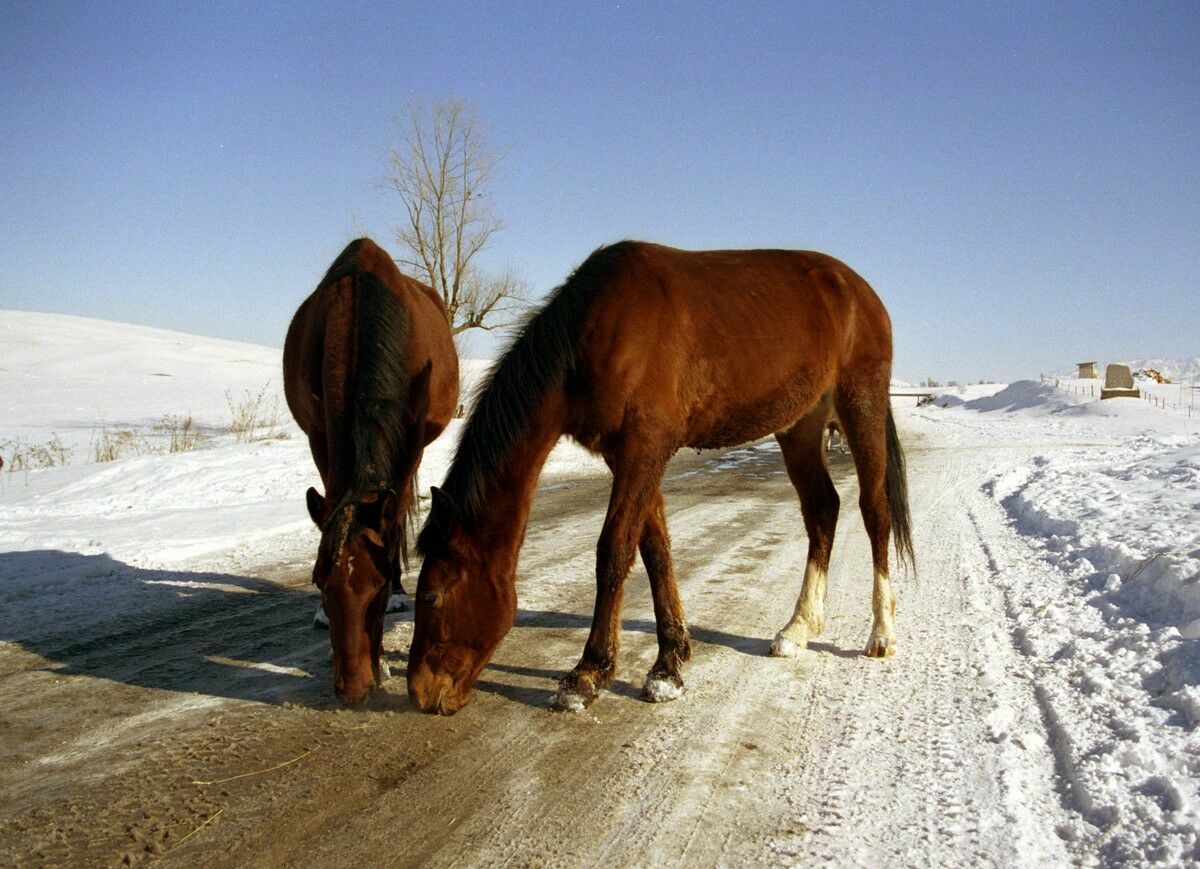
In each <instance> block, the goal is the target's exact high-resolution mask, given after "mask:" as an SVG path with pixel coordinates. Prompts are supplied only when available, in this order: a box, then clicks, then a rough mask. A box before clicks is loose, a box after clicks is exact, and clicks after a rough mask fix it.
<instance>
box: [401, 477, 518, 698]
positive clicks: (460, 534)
mask: <svg viewBox="0 0 1200 869" xmlns="http://www.w3.org/2000/svg"><path fill="white" fill-rule="evenodd" d="M432 494H433V503H432V506H431V508H430V514H429V520H428V522H427V523H426V526H425V529H424V530H423V531H422V532H421V548H422V550H423V551H424V553H425V561H424V563H423V564H422V566H421V575H420V577H419V578H418V580H417V605H416V612H415V615H414V619H413V641H412V648H411V650H410V651H409V656H408V696H409V698H410V699H411V700H412V702H413V703H414V704H415V705H416V706H417V707H418V708H419V709H421V710H422V711H424V712H436V713H437V714H439V715H453V714H454V713H455V712H457V711H458V710H459V709H461V708H462V707H463V706H465V705H466V703H467V701H468V700H469V699H470V697H471V689H472V688H473V687H474V686H475V680H476V679H478V678H479V673H480V671H482V670H483V668H484V666H486V665H487V662H488V661H489V660H490V659H491V657H492V653H493V652H494V651H495V650H496V647H497V646H498V645H500V641H501V640H503V639H504V636H505V635H506V634H507V633H508V630H509V628H511V627H512V623H513V619H514V618H515V617H516V613H517V601H516V591H515V588H514V585H513V582H512V581H511V580H512V578H511V577H510V576H505V575H503V574H505V573H506V572H511V571H510V570H509V569H508V568H506V567H504V566H502V565H499V564H497V563H496V562H495V561H494V560H491V561H489V560H488V559H485V558H484V557H483V555H482V554H481V551H480V549H479V546H478V545H477V542H476V541H475V540H473V539H472V537H471V535H468V534H467V533H466V532H465V531H464V529H463V526H462V524H461V523H460V522H459V521H458V518H457V516H456V511H455V508H454V504H453V502H452V501H451V500H450V498H449V497H448V496H447V495H445V494H444V493H443V492H441V491H440V490H439V489H437V488H436V487H435V488H434V489H433V493H432Z"/></svg>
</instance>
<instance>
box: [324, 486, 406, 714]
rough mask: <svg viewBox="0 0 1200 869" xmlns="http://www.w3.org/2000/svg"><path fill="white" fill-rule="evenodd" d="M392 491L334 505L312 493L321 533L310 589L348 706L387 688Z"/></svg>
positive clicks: (396, 504) (395, 511)
mask: <svg viewBox="0 0 1200 869" xmlns="http://www.w3.org/2000/svg"><path fill="white" fill-rule="evenodd" d="M400 507H401V505H400V498H399V496H398V495H397V494H396V492H395V491H394V490H391V489H377V490H373V491H366V492H359V493H356V494H354V495H353V496H351V497H347V498H343V499H342V500H341V501H340V502H333V501H331V500H330V499H328V498H325V497H323V496H322V495H320V494H319V493H318V492H317V490H316V489H309V490H308V512H309V515H310V516H311V517H312V520H313V522H315V523H316V524H317V527H318V528H320V529H321V545H320V548H319V549H318V551H317V560H316V563H315V564H314V565H313V584H315V585H316V586H317V588H319V589H320V590H321V603H322V605H323V606H324V608H325V614H326V616H327V617H328V618H329V642H330V644H331V645H332V647H333V686H334V689H335V690H336V691H337V694H338V697H339V698H341V700H342V702H343V703H346V704H348V705H354V704H358V703H361V702H362V701H364V700H366V699H367V697H369V696H370V694H371V692H372V691H373V690H374V689H375V688H376V687H377V686H380V685H382V684H383V673H382V669H383V668H382V664H381V655H382V652H383V616H384V611H385V610H386V609H387V601H388V595H389V593H390V590H391V585H392V575H393V574H394V573H395V571H396V553H395V548H396V545H397V539H396V534H397V531H396V524H397V519H398V517H399V515H400V512H399V511H400Z"/></svg>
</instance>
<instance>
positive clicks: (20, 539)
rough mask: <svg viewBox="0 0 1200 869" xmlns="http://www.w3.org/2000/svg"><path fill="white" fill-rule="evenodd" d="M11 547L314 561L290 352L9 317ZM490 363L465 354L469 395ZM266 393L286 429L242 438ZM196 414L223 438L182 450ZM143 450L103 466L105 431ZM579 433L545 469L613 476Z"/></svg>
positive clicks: (2, 528) (310, 472)
mask: <svg viewBox="0 0 1200 869" xmlns="http://www.w3.org/2000/svg"><path fill="white" fill-rule="evenodd" d="M0 334H3V335H4V336H5V340H4V344H3V346H2V347H0V457H3V459H4V461H5V467H4V468H3V469H2V470H0V550H4V551H26V550H35V549H37V550H51V549H52V550H60V551H63V552H76V553H80V554H97V553H107V554H108V555H110V556H111V557H113V558H115V559H117V560H119V561H122V562H125V563H126V564H130V565H133V566H136V567H149V568H166V567H176V566H179V565H182V564H185V563H187V564H192V565H196V566H204V567H209V568H215V567H218V566H220V565H221V564H223V563H225V562H227V561H228V559H229V558H230V557H232V555H233V553H234V552H235V551H236V553H237V557H238V558H239V559H241V560H242V561H244V562H246V563H258V562H266V561H273V560H278V559H281V558H296V559H300V558H303V557H304V554H305V553H308V552H311V551H313V550H315V547H316V535H315V531H314V530H313V528H312V522H311V520H310V519H309V518H308V513H307V510H306V508H305V505H304V493H305V491H306V490H307V488H308V487H309V486H312V485H315V486H318V488H319V487H320V480H319V478H318V476H317V473H316V468H315V466H314V465H313V463H312V458H311V455H310V453H309V451H308V445H307V441H306V439H305V438H304V436H303V433H302V432H301V431H300V429H299V428H298V427H297V426H296V424H295V423H294V422H293V421H292V419H291V416H290V414H289V413H288V411H287V408H286V406H285V405H284V403H283V397H282V396H283V388H282V373H281V365H282V361H281V360H282V352H281V350H279V349H278V348H270V347H259V346H256V345H251V344H240V343H237V342H233V341H223V340H219V339H213V338H202V337H198V336H194V335H185V334H182V333H178V332H169V331H165V330H161V329H151V328H147V327H142V326H132V325H127V324H122V323H109V322H105V321H100V320H89V319H85V318H81V317H72V316H66V315H59V314H40V313H29V312H24V311H0ZM489 365H490V363H489V362H488V361H487V360H471V359H468V360H464V361H463V363H462V366H461V368H462V376H463V380H464V387H463V390H462V392H463V396H464V399H465V398H466V397H467V396H469V395H470V392H471V390H472V388H473V387H474V385H475V383H477V382H478V380H479V379H480V378H481V377H482V376H483V375H484V374H485V373H486V371H487V370H488V367H489ZM246 393H250V394H251V395H253V396H257V395H259V394H262V396H263V400H262V405H263V406H264V408H268V409H269V408H270V407H271V406H274V405H275V404H276V403H277V406H278V424H277V425H275V426H274V427H272V428H269V429H268V428H264V429H260V430H259V431H258V432H257V437H259V438H261V439H258V440H253V441H250V442H241V443H239V442H237V441H236V438H235V437H234V435H233V434H232V433H231V430H230V429H231V409H230V402H229V397H232V398H233V400H234V402H235V403H236V402H238V401H240V400H241V399H242V398H243V396H244V395H245V394H246ZM172 414H173V415H179V416H191V417H192V418H193V420H194V422H195V424H196V425H197V427H198V428H199V430H200V431H201V432H203V433H204V434H205V435H206V436H207V439H206V440H205V441H204V442H203V443H201V444H200V445H199V446H198V447H197V448H195V449H192V450H188V451H186V452H178V453H166V452H165V436H164V435H163V434H162V433H161V432H156V431H155V426H156V424H158V423H159V422H160V421H161V420H162V418H163V417H164V416H165V415H172ZM106 427H107V428H109V429H112V428H113V427H120V428H124V429H128V430H129V431H131V432H132V433H133V434H134V436H135V439H136V441H137V442H138V443H139V444H140V446H139V447H138V448H137V449H135V450H131V451H130V452H129V453H128V454H127V455H125V456H124V457H122V458H119V459H117V460H116V461H110V462H103V463H96V462H94V461H92V452H93V450H92V446H93V445H94V443H95V441H96V439H97V437H99V436H100V434H101V432H102V431H103V430H104V429H105V428H106ZM461 427H462V420H454V421H452V422H451V424H450V426H449V428H448V429H447V431H446V432H444V433H443V434H442V436H441V437H440V438H438V440H437V441H435V442H434V443H433V444H431V445H430V447H429V448H428V449H427V450H426V452H425V456H424V458H423V460H422V463H421V467H420V469H419V471H418V474H419V478H420V480H421V483H422V486H423V488H424V489H425V490H426V491H428V486H429V484H431V483H434V484H436V483H437V482H440V481H441V479H442V478H443V477H444V476H445V473H446V469H447V468H448V467H449V463H450V459H451V457H452V456H453V451H454V447H455V445H456V444H457V439H458V434H459V432H460V431H461ZM55 436H57V437H58V438H59V439H60V441H61V442H62V444H63V446H64V449H65V450H66V451H67V452H66V464H65V465H59V466H55V467H48V468H37V467H34V469H32V470H29V469H22V468H20V467H19V462H17V461H14V456H15V455H16V454H17V453H18V452H20V451H27V450H28V448H29V446H30V445H39V444H44V443H46V442H47V441H49V440H50V439H51V438H53V437H55ZM604 471H605V468H604V464H603V462H602V461H600V460H599V459H597V458H596V457H594V456H592V455H590V454H589V453H587V452H586V451H585V450H583V449H582V448H581V447H579V446H578V445H576V444H573V443H569V442H567V441H564V442H562V443H560V444H559V446H558V447H557V448H556V449H555V450H554V452H553V453H552V454H551V457H550V459H549V461H548V462H547V465H546V469H545V476H546V477H547V478H548V479H550V480H553V478H554V477H556V476H562V475H578V474H589V473H601V472H604Z"/></svg>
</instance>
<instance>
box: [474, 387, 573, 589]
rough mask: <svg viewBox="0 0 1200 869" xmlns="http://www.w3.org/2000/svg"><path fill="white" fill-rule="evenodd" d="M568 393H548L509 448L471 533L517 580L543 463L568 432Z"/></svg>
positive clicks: (498, 565) (506, 575)
mask: <svg viewBox="0 0 1200 869" xmlns="http://www.w3.org/2000/svg"><path fill="white" fill-rule="evenodd" d="M564 409H565V397H564V396H563V395H562V394H561V392H556V393H554V394H552V395H549V396H547V398H546V400H545V401H543V403H542V407H541V409H540V410H539V412H538V413H537V415H536V416H535V417H534V419H533V420H532V421H531V424H530V427H529V431H528V432H527V433H526V435H525V437H523V438H521V439H520V441H518V443H517V445H516V446H514V448H513V449H512V450H511V451H510V452H509V454H508V456H507V457H506V459H505V462H504V467H503V470H502V471H501V472H500V473H498V474H497V475H496V476H495V477H494V478H493V479H491V480H489V481H488V486H487V490H486V492H487V494H486V496H485V498H484V502H483V508H482V510H481V511H480V514H479V516H478V518H477V519H476V521H475V522H474V523H472V527H473V530H472V532H471V536H472V538H473V539H474V542H475V544H476V546H477V547H478V548H479V550H480V552H482V553H486V556H487V558H488V559H489V560H490V561H492V563H493V564H494V565H495V566H496V568H498V569H499V570H500V571H502V573H501V574H500V575H501V576H502V577H503V578H504V579H505V580H507V581H510V582H511V581H515V578H516V567H517V555H518V553H519V552H520V549H521V544H522V542H523V541H524V539H525V527H526V525H527V523H528V521H529V512H530V510H531V509H532V508H533V496H534V494H535V493H536V491H537V482H538V477H539V475H540V474H541V472H542V466H543V465H545V463H546V458H547V457H548V456H549V455H550V451H551V450H553V449H554V445H555V444H556V443H557V442H558V439H559V437H560V436H561V435H562V432H563V420H564Z"/></svg>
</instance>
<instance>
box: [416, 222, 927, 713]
mask: <svg viewBox="0 0 1200 869" xmlns="http://www.w3.org/2000/svg"><path fill="white" fill-rule="evenodd" d="M891 365H892V334H891V322H890V320H889V318H888V315H887V312H886V310H885V309H884V307H883V304H882V303H881V302H880V301H879V298H878V297H877V296H876V295H875V293H874V291H872V289H871V288H870V287H869V286H868V285H867V283H866V282H865V281H864V280H863V279H862V278H861V277H859V276H858V275H857V274H855V273H854V272H853V271H852V270H851V269H850V268H849V267H848V266H846V265H845V264H843V263H841V262H839V261H838V260H836V259H833V258H832V257H829V256H826V255H824V254H820V253H813V252H807V251H786V250H741V251H739V250H726V251H683V250H676V249H673V248H669V247H663V246H660V245H655V244H648V243H644V242H632V241H626V242H620V243H618V244H615V245H612V246H610V247H604V248H601V249H599V250H597V251H596V252H595V253H593V254H592V255H591V256H590V257H589V258H588V259H587V260H586V261H585V262H584V263H583V264H582V265H580V266H579V268H578V269H576V271H575V272H574V274H572V275H571V276H570V278H569V279H568V280H567V281H566V283H565V284H563V285H562V286H561V287H560V288H559V289H558V290H556V291H555V292H554V293H553V294H552V295H551V297H550V300H549V301H548V302H547V303H546V304H545V305H544V306H543V307H542V308H541V310H540V311H539V312H538V313H537V314H536V315H535V316H534V317H533V318H532V319H530V320H529V321H528V323H527V324H526V325H525V327H524V328H523V330H522V331H521V332H520V334H519V335H518V336H517V337H516V339H515V340H514V341H513V343H512V345H511V346H510V347H509V348H508V350H507V351H506V353H505V354H504V356H503V357H502V358H501V359H500V360H499V362H498V363H497V365H496V366H495V368H494V369H493V371H492V374H491V376H490V378H489V379H488V381H487V383H486V385H485V386H484V388H483V389H482V391H481V392H480V393H479V395H478V398H477V399H476V401H475V405H474V409H473V411H472V413H471V416H470V418H469V419H468V421H467V423H466V427H465V429H464V433H463V436H462V440H461V441H460V443H459V446H458V450H457V453H456V455H455V457H454V461H453V463H452V465H451V467H450V470H449V472H448V474H447V476H446V480H445V482H444V483H443V485H442V488H441V489H434V490H433V503H432V507H431V509H430V513H429V516H428V519H427V520H426V523H425V527H424V528H423V529H422V531H421V534H420V537H419V538H418V542H417V543H418V548H419V549H420V550H421V552H422V553H423V554H424V556H425V561H424V564H423V565H422V568H421V574H420V578H419V580H418V585H417V603H416V617H415V631H414V634H413V642H412V649H411V651H410V654H409V662H408V690H409V696H410V697H411V699H412V700H413V702H414V703H415V704H416V705H417V706H418V707H420V708H421V709H423V710H426V711H431V712H438V713H443V714H448V713H453V712H455V711H456V710H458V709H459V708H461V707H462V706H463V705H464V704H465V703H466V702H467V700H468V699H469V695H470V691H471V688H472V686H473V685H474V684H475V681H476V679H477V678H478V676H479V673H480V671H481V670H482V669H483V667H484V665H485V664H486V663H487V661H488V660H489V658H490V657H491V655H492V653H493V651H494V650H495V648H496V646H497V645H498V644H499V643H500V641H501V640H502V639H503V638H504V636H505V634H506V633H507V632H508V630H509V628H510V627H511V626H512V624H513V620H514V617H515V614H516V609H517V602H516V590H515V577H516V566H517V553H518V550H519V549H520V546H521V542H522V540H523V539H524V535H525V526H526V522H527V520H528V517H529V511H530V506H531V502H532V499H533V494H534V490H535V488H536V482H537V477H538V473H539V471H540V469H541V467H542V465H543V463H544V462H545V460H546V457H547V455H548V454H549V452H550V450H551V449H552V448H553V447H554V444H555V442H556V441H557V440H558V438H559V436H560V435H563V434H566V435H569V436H570V437H572V438H574V439H575V440H577V441H578V442H579V443H580V444H582V445H583V446H584V447H586V448H588V449H589V450H591V451H593V452H596V453H599V454H600V455H601V456H603V457H604V459H605V461H606V462H607V463H608V466H609V468H610V469H611V471H612V476H613V483H612V491H611V495H610V498H609V503H608V512H607V515H606V517H605V520H604V527H603V530H602V532H601V534H600V540H599V543H598V544H597V548H596V603H595V612H594V616H593V620H592V629H591V633H590V635H589V636H588V640H587V644H586V645H585V647H584V651H583V657H582V659H581V660H580V662H579V663H578V665H576V667H575V668H574V669H573V670H571V672H570V673H568V674H567V675H566V676H565V677H564V678H563V679H562V681H561V682H560V685H559V691H558V693H557V694H556V695H555V699H554V701H553V704H554V705H555V706H556V707H558V708H563V709H579V708H583V707H585V706H587V705H588V704H590V703H591V702H592V701H593V700H594V699H595V698H596V696H597V694H598V692H599V691H600V690H601V689H602V688H604V687H605V686H607V685H608V684H610V683H611V682H612V680H613V677H614V675H615V673H616V659H617V644H618V638H619V633H620V605H621V597H622V587H623V583H624V581H625V578H626V575H627V574H628V572H629V569H630V567H631V565H632V563H633V559H634V557H635V554H636V552H637V551H638V550H639V549H640V551H641V556H642V561H643V562H644V563H645V566H646V572H647V574H648V575H649V578H650V589H651V595H652V598H653V604H654V617H655V621H656V624H657V633H658V658H657V660H656V661H655V663H654V665H653V667H652V668H651V669H650V672H649V674H648V676H647V678H646V682H645V687H644V689H643V697H644V698H645V699H647V700H651V701H662V700H670V699H674V698H675V697H678V696H679V695H680V693H681V692H682V689H683V678H682V667H683V664H684V662H686V661H687V660H688V658H689V657H690V654H691V646H690V641H689V636H688V629H687V625H686V622H685V621H684V614H683V607H682V605H681V603H680V600H679V594H678V591H677V589H676V583H675V574H674V571H673V568H672V564H671V551H670V541H669V538H668V535H667V525H666V519H665V514H664V511H663V498H662V494H661V492H660V490H659V485H660V481H661V478H662V475H663V472H664V470H665V468H666V466H667V462H668V460H669V459H670V458H671V456H672V455H673V454H674V453H675V452H676V451H677V450H678V449H680V448H681V447H696V448H715V447H726V446H731V445H735V444H740V443H744V442H746V441H751V440H755V439H757V438H761V437H763V436H765V435H768V434H774V435H775V437H776V439H777V440H778V442H779V445H780V447H781V449H782V452H783V459H784V462H785V464H786V466H787V471H788V475H789V477H790V479H791V482H792V483H793V485H794V486H795V489H796V492H797V493H798V495H799V498H800V507H801V511H802V513H803V516H804V524H805V528H806V529H807V531H808V540H809V545H808V563H807V566H806V568H805V573H804V581H803V585H802V588H801V591H800V596H799V599H798V601H797V603H796V608H795V613H794V615H793V616H792V618H791V619H790V621H789V622H788V623H787V625H785V626H784V627H783V628H782V630H780V631H779V633H778V634H777V635H776V637H775V640H774V642H773V644H772V646H771V652H772V654H775V655H794V654H797V653H798V651H799V650H800V649H801V648H803V647H804V646H805V644H806V643H807V641H808V639H809V637H810V636H812V635H816V634H820V633H821V631H822V630H823V628H824V601H825V583H826V574H827V571H828V567H829V553H830V547H831V545H832V543H833V535H834V528H835V525H836V523H837V516H838V504H839V501H838V494H837V492H836V490H835V489H834V487H833V483H832V481H831V479H830V476H829V470H828V466H827V464H826V457H825V451H824V449H823V448H822V435H823V433H824V431H825V427H826V423H827V422H828V421H829V420H830V419H831V418H834V417H836V418H837V419H838V421H839V423H840V425H841V427H842V428H843V429H844V430H845V432H846V435H847V436H848V439H849V441H850V443H851V444H852V445H853V448H854V462H855V465H856V468H857V472H858V478H859V487H860V490H861V495H860V499H859V503H860V507H861V509H862V515H863V521H864V523H865V525H866V530H867V533H868V535H869V537H870V542H871V554H872V560H873V563H874V587H873V595H872V602H871V608H872V615H873V624H872V626H871V631H870V635H869V636H868V638H867V644H866V650H865V654H866V655H868V656H871V657H884V656H886V655H890V654H892V652H893V650H894V649H895V634H894V630H893V617H894V610H895V598H894V597H893V594H892V590H891V584H890V581H889V578H888V545H887V544H888V538H889V534H893V535H894V539H895V544H896V549H897V552H898V554H899V556H900V558H901V560H908V561H909V562H910V563H911V562H912V560H913V550H912V539H911V535H910V529H909V510H908V495H907V484H906V481H905V470H904V455H903V452H902V450H901V447H900V440H899V438H898V437H897V433H896V426H895V422H894V421H893V419H892V413H891V408H890V405H889V402H888V386H889V382H890V378H891Z"/></svg>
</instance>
